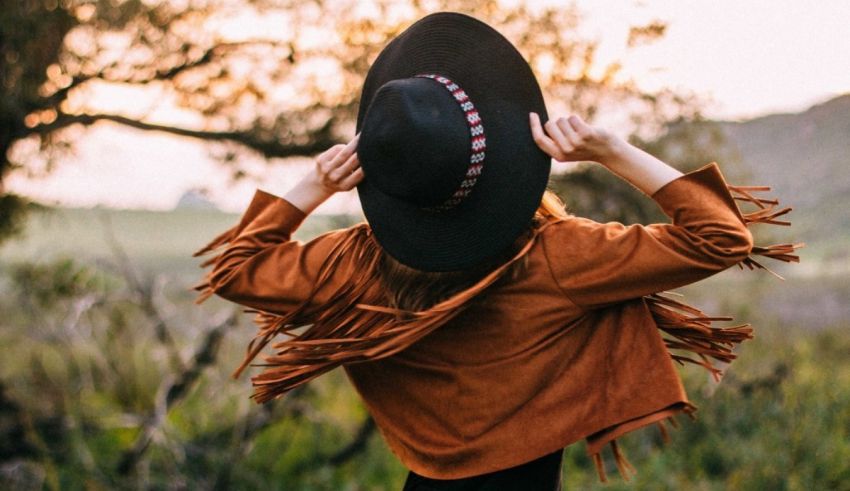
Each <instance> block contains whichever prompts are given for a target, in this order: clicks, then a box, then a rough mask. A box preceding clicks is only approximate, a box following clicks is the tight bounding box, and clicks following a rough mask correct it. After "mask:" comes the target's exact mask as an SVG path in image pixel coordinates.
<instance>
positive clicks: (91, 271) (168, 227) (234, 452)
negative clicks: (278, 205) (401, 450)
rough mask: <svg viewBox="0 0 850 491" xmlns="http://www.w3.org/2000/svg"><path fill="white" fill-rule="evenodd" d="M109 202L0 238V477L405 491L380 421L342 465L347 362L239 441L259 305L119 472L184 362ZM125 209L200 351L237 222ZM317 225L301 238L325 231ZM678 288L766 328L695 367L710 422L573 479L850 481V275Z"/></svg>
mask: <svg viewBox="0 0 850 491" xmlns="http://www.w3.org/2000/svg"><path fill="white" fill-rule="evenodd" d="M95 215H96V213H94V212H91V211H85V210H69V211H66V212H63V214H61V215H57V214H54V215H49V216H48V215H45V216H42V217H40V218H38V219H37V220H35V221H33V222H31V223H30V226H29V228H28V236H27V237H26V238H24V239H22V240H20V241H18V242H15V243H9V244H5V245H4V246H3V247H2V248H0V258H2V263H0V293H2V294H0V312H2V313H3V316H2V318H0V359H2V363H0V381H2V383H3V385H4V388H5V390H4V393H5V396H6V397H7V398H9V399H10V400H12V401H14V404H15V405H17V407H18V408H19V409H20V411H18V412H15V411H13V410H12V406H11V405H9V403H7V402H3V403H2V404H0V464H3V465H0V488H4V489H5V488H9V489H36V488H39V489H41V488H47V489H116V488H118V489H123V488H145V489H171V488H174V487H181V488H189V489H210V488H213V487H214V486H215V485H218V486H220V487H222V486H224V487H226V488H227V489H280V490H361V489H362V490H365V489H369V490H372V489H376V490H380V489H384V490H395V489H400V487H401V483H402V482H403V480H404V477H405V475H406V470H405V469H404V467H403V466H402V465H401V464H400V463H399V462H398V461H397V460H396V459H395V457H394V456H393V455H392V454H391V453H390V452H389V450H387V448H386V447H385V445H384V444H383V442H382V441H381V439H380V436H379V435H378V434H377V433H374V434H373V435H372V436H371V437H370V438H369V440H368V441H367V443H366V446H365V447H364V449H363V450H362V451H360V452H359V453H357V454H356V456H355V457H353V458H352V459H350V460H348V461H346V462H345V463H344V464H342V465H339V466H330V465H327V463H326V462H327V458H328V456H329V455H332V454H333V453H335V452H337V451H338V450H339V449H341V448H342V447H344V446H345V445H346V444H347V443H348V442H350V441H351V439H352V438H353V436H354V434H355V432H356V431H357V429H358V428H359V426H360V424H361V422H362V421H363V420H364V418H365V415H366V412H365V409H364V407H363V405H362V404H361V402H360V401H359V400H358V398H357V396H356V394H355V393H354V391H353V390H352V389H351V387H350V386H349V384H348V383H347V381H346V380H345V377H344V375H343V373H342V372H341V371H336V372H332V373H330V374H328V375H326V376H323V377H321V378H320V379H318V380H316V381H313V382H311V383H310V384H308V386H307V388H306V389H305V390H304V391H303V392H300V393H298V394H294V395H292V397H287V398H284V399H283V400H280V401H276V402H275V403H273V405H272V406H271V407H272V416H271V419H269V420H268V422H267V424H265V425H262V426H261V427H260V428H259V429H258V430H256V432H255V433H254V434H253V435H252V436H251V437H250V438H243V436H242V435H243V434H244V433H245V432H246V431H247V429H246V428H247V426H246V423H250V422H251V421H256V418H259V417H260V416H261V415H262V408H261V407H260V406H257V405H255V404H254V403H253V402H251V401H250V400H248V399H247V396H248V394H249V393H250V382H249V381H248V376H247V375H246V376H243V377H242V378H241V379H239V380H233V379H231V378H230V372H231V370H232V369H233V368H234V367H235V366H236V365H237V364H238V363H239V362H240V361H241V359H242V356H243V354H244V349H245V345H246V343H247V341H248V340H249V339H250V337H251V336H252V335H253V333H254V327H253V325H252V324H251V323H250V316H248V315H243V316H241V317H240V321H239V325H238V326H234V327H233V328H232V329H231V330H229V331H228V332H227V333H226V334H225V336H224V340H223V344H222V346H221V349H220V350H219V352H218V356H217V358H216V360H215V362H214V363H213V364H212V365H210V366H208V367H206V368H205V369H204V370H203V371H202V373H201V376H200V378H199V379H198V382H197V383H196V384H194V385H192V386H191V388H190V390H189V391H188V392H187V394H186V397H185V398H183V399H182V400H180V401H179V402H178V403H176V404H175V405H174V406H173V407H172V408H171V410H170V411H168V413H167V414H166V415H165V418H164V420H163V423H162V425H161V426H160V427H159V430H157V431H156V432H155V433H154V438H153V440H152V441H151V443H150V445H149V447H148V449H147V451H146V452H145V454H144V456H143V458H142V460H141V461H140V463H139V465H138V466H137V467H136V470H135V472H134V473H130V474H126V475H122V474H120V473H119V472H118V471H117V468H118V465H119V463H120V461H121V458H122V455H123V454H124V453H125V452H127V451H128V450H129V449H131V448H132V446H133V444H134V442H135V440H136V438H137V437H138V434H139V428H140V426H141V425H142V424H143V423H144V421H145V418H147V417H149V416H150V415H151V414H153V413H152V411H153V408H154V407H155V406H156V401H157V399H158V397H161V394H160V395H158V391H159V390H160V388H161V387H162V385H163V383H164V381H167V380H168V379H169V377H171V376H172V374H173V373H174V369H173V368H172V367H171V364H170V361H169V355H168V350H167V349H166V347H165V346H164V345H163V343H161V342H159V341H157V339H156V337H155V336H154V332H155V323H154V322H153V321H152V320H151V319H150V318H149V317H147V316H146V315H145V314H144V311H143V310H142V309H141V307H140V306H139V303H138V301H137V299H135V298H134V297H133V296H132V294H131V293H130V291H129V290H128V288H127V285H126V283H125V282H124V281H123V279H122V278H121V277H120V276H119V275H117V273H116V272H115V271H114V270H113V269H110V268H107V267H105V263H108V262H109V261H111V260H112V259H113V256H112V255H111V251H110V249H109V247H108V245H107V243H106V242H105V241H104V240H102V238H101V237H102V233H101V232H100V231H99V230H100V229H99V228H98V227H99V223H100V222H99V221H98V220H97V218H96V216H95ZM110 215H111V220H112V224H113V229H114V230H115V234H116V236H117V238H118V240H119V241H120V242H121V243H122V245H123V247H124V249H125V250H126V252H127V254H128V255H129V256H130V258H131V260H132V261H133V263H134V264H135V265H136V266H138V267H139V268H140V269H141V270H143V271H145V272H147V273H149V274H151V275H154V276H157V277H159V278H161V279H163V280H164V283H165V285H166V286H168V285H171V286H172V287H173V288H170V289H169V288H165V290H163V291H158V293H156V296H155V299H156V301H157V305H158V307H159V308H160V311H161V315H162V316H163V318H164V320H165V321H166V323H167V324H168V326H169V332H170V333H171V335H172V336H173V337H174V340H175V343H176V345H177V347H178V349H179V352H180V355H181V358H182V359H183V360H184V362H189V361H190V360H191V358H192V354H193V352H194V351H195V350H196V349H197V348H198V346H199V344H200V342H201V340H202V339H203V338H204V335H205V333H206V332H207V330H208V329H209V326H210V319H213V318H216V317H217V316H219V314H220V313H222V312H223V311H227V310H229V309H231V308H232V306H231V305H230V304H228V303H226V302H224V301H222V300H220V299H218V298H213V299H211V300H209V301H208V302H206V303H204V304H203V305H201V306H196V305H194V304H192V300H193V298H194V296H193V294H192V293H191V292H189V291H187V290H186V289H185V288H184V287H185V286H186V285H188V284H191V283H194V282H195V281H196V280H197V277H198V274H199V272H200V270H198V269H197V262H198V261H197V260H196V259H193V258H191V257H190V255H191V251H193V250H194V249H196V248H197V247H199V246H200V245H203V243H205V242H206V241H207V240H209V239H210V238H212V237H213V236H214V235H216V234H217V233H219V232H221V231H222V230H224V229H225V228H227V227H229V226H231V225H233V224H234V223H235V220H236V219H238V217H237V216H236V215H224V214H219V213H209V212H186V213H177V214H168V213H153V212H110ZM311 220H315V221H314V222H313V223H311V222H307V223H306V224H305V227H304V228H303V229H302V230H300V231H299V236H300V237H302V238H306V237H309V236H310V234H315V233H318V232H319V231H320V230H322V229H323V228H322V227H327V226H328V223H327V222H325V223H322V218H321V217H316V218H315V219H313V218H311ZM325 220H327V219H325ZM338 220H339V219H338ZM69 258H71V259H69ZM777 270H778V271H780V272H781V273H791V272H792V271H793V269H791V268H777ZM682 292H683V293H684V294H685V295H686V300H687V301H688V302H691V303H694V304H695V305H697V306H699V307H701V308H703V309H704V310H706V311H707V312H709V313H712V314H715V313H716V314H731V315H734V316H735V317H736V318H739V319H741V320H744V321H749V322H751V323H752V324H753V325H754V328H755V329H756V338H755V339H754V340H752V341H748V342H746V343H744V344H743V345H742V346H741V347H740V348H739V349H738V353H739V354H740V359H739V360H737V361H736V362H735V363H734V364H733V365H732V366H731V367H730V369H729V371H728V373H727V375H726V377H725V378H724V380H723V381H722V382H721V383H720V384H719V385H717V384H714V383H713V382H710V381H709V380H708V378H707V377H706V375H705V373H704V372H703V371H701V370H700V369H698V368H696V367H686V368H683V369H682V370H681V373H682V374H683V376H684V379H685V385H686V388H687V389H688V393H689V395H690V397H691V399H692V401H693V402H694V403H695V404H696V405H697V406H698V407H699V411H698V412H697V416H698V419H697V420H696V421H690V420H688V419H687V418H680V421H681V423H682V425H681V428H680V429H679V430H672V431H671V432H670V436H671V438H672V441H671V442H670V443H668V444H662V442H661V439H660V438H659V435H658V434H657V431H656V430H655V429H654V428H648V429H644V430H639V431H637V432H634V433H632V434H629V435H627V436H626V437H624V438H623V439H622V440H621V443H622V445H623V447H624V450H625V452H626V455H627V457H628V458H629V460H630V461H631V462H632V463H633V464H634V465H635V467H637V469H638V474H637V476H636V477H635V478H634V479H633V480H632V481H631V482H629V483H625V482H623V481H622V480H621V479H620V477H619V476H618V475H617V472H616V470H615V469H614V466H613V463H612V462H610V461H609V462H607V467H608V474H609V478H610V482H609V483H608V484H604V485H603V484H600V483H598V480H597V477H596V472H595V469H594V468H593V465H592V463H591V462H590V461H589V459H588V458H587V455H586V452H585V448H584V444H583V443H581V442H579V443H577V444H575V445H572V446H571V447H569V448H568V449H567V451H566V454H565V462H564V482H565V489H570V490H572V489H582V490H584V489H590V490H593V489H606V490H619V489H648V490H667V489H689V490H691V489H693V490H726V489H736V490H738V489H741V490H750V489H751V490H762V489H771V490H774V489H776V490H850V356H848V354H850V330H848V324H850V323H848V319H850V310H848V307H847V305H846V299H847V298H850V285H847V284H846V281H843V278H842V277H840V276H826V277H821V276H812V275H799V276H796V275H793V274H788V279H787V280H786V281H785V282H781V281H779V280H777V279H775V278H773V277H772V276H770V275H769V274H767V273H764V272H749V271H729V272H725V273H723V274H721V275H718V276H716V277H714V278H711V279H709V280H706V281H704V282H701V283H700V284H699V285H694V286H692V287H688V288H685V289H682ZM84 307H85V308H84ZM77 311H80V312H81V315H80V316H79V317H78V318H77V317H74V315H73V313H74V312H77ZM249 426H250V425H249ZM15 431H18V433H15ZM16 435H17V436H16ZM21 435H23V436H21ZM10 445H12V446H11V447H10ZM10 462H11V463H14V464H11V463H10ZM9 469H17V471H16V472H17V474H13V473H12V471H10V470H9Z"/></svg>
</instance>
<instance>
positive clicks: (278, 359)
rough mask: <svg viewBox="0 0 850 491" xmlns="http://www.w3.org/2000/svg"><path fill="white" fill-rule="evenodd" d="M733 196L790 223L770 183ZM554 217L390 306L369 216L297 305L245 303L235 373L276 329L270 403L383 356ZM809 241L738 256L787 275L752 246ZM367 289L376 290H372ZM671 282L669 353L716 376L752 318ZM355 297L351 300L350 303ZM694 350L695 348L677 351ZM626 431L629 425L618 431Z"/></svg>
mask: <svg viewBox="0 0 850 491" xmlns="http://www.w3.org/2000/svg"><path fill="white" fill-rule="evenodd" d="M727 187H728V189H729V191H730V193H731V194H732V196H733V198H734V199H735V200H737V201H740V202H747V203H750V204H751V205H753V206H755V208H756V209H755V210H754V211H751V212H747V213H744V212H742V214H741V216H742V217H743V219H744V222H745V224H746V225H747V227H749V226H751V225H753V224H756V223H762V224H770V225H780V226H789V225H790V224H791V223H790V222H789V221H786V220H779V218H780V217H783V216H785V215H786V214H788V213H789V212H790V211H791V208H790V207H785V208H779V200H777V199H774V198H760V197H757V196H755V193H758V192H762V191H769V190H770V187H768V186H732V185H728V186H727ZM556 221H558V219H554V220H551V221H548V222H546V223H544V224H543V225H542V226H541V227H538V228H537V229H536V230H535V231H534V232H533V234H532V236H531V238H530V240H529V241H528V242H527V243H526V245H525V246H524V247H523V248H522V249H521V250H520V251H519V252H518V253H517V254H516V255H515V256H514V257H513V258H511V260H509V261H508V262H506V263H504V264H503V265H502V266H500V267H499V268H497V269H495V270H494V271H492V272H491V273H489V274H488V275H487V276H485V277H484V278H482V279H481V280H479V281H478V282H477V283H476V284H474V285H473V286H471V287H469V288H468V289H466V290H464V291H462V292H459V293H457V294H455V295H454V296H452V297H451V298H449V299H447V300H445V301H443V302H441V303H438V304H436V305H434V306H433V307H431V308H429V309H427V310H424V311H419V312H409V311H402V310H398V309H394V308H390V307H385V306H380V305H374V304H372V303H369V302H370V301H374V300H373V299H374V298H376V297H375V296H374V292H371V291H370V288H372V287H374V285H375V284H376V283H377V281H376V280H377V279H378V277H377V275H378V260H379V256H380V254H379V251H380V246H379V245H378V244H377V242H376V241H375V239H374V237H373V235H372V233H371V230H370V229H369V227H368V225H366V224H365V223H364V224H359V225H356V226H354V227H353V232H354V233H352V234H349V236H348V238H347V239H346V240H345V241H343V242H341V243H340V244H338V245H337V246H336V247H335V248H334V250H333V251H332V252H331V253H330V254H329V255H328V258H327V260H326V261H325V262H324V264H323V265H322V267H321V269H320V271H319V275H318V277H317V279H316V281H315V283H314V285H313V288H312V291H311V293H310V294H309V295H308V296H307V298H306V299H305V300H304V301H303V302H302V303H301V304H300V306H299V307H297V308H296V309H294V310H293V311H291V312H289V313H287V314H285V315H278V314H273V313H269V312H262V311H257V310H251V309H248V310H245V312H250V313H255V314H256V316H255V318H254V322H255V323H256V324H257V325H258V327H259V329H258V332H257V334H256V336H255V337H254V338H253V339H252V340H251V342H250V343H249V345H248V348H247V353H246V355H245V358H244V360H243V361H242V363H241V364H240V365H239V367H237V368H236V370H235V371H234V372H233V377H234V378H236V377H238V376H239V375H240V374H241V373H242V372H243V371H244V370H245V368H247V367H248V365H249V364H250V363H251V362H252V361H253V360H254V359H255V358H256V357H257V356H258V355H259V354H260V352H261V351H262V350H263V349H264V348H265V347H266V346H267V345H269V343H270V342H271V341H272V339H273V338H275V337H276V336H278V335H283V336H286V339H285V340H283V341H279V342H277V343H274V344H272V346H271V347H272V348H273V349H274V350H275V352H274V354H271V355H265V356H262V358H263V360H264V362H265V363H259V364H256V365H257V366H264V367H265V370H264V371H263V372H262V373H260V374H258V375H255V376H253V377H252V378H251V381H252V384H253V386H254V393H253V394H252V395H251V398H253V399H254V400H255V401H256V402H257V403H265V402H268V401H271V400H274V399H277V398H279V397H281V396H283V395H284V394H285V393H287V392H288V391H290V390H292V389H294V388H295V387H297V386H299V385H301V384H304V383H306V382H308V381H310V380H312V379H314V378H316V377H318V376H320V375H322V374H324V373H326V372H328V371H330V370H332V369H334V368H336V367H338V366H340V365H343V364H347V363H357V362H363V361H367V360H376V359H380V358H385V357H388V356H392V355H393V354H395V353H398V352H400V351H402V350H404V349H405V348H407V347H408V346H410V345H412V344H413V343H415V342H416V341H417V340H419V339H421V338H422V337H423V336H425V335H427V334H428V333H430V332H432V331H433V330H435V329H437V328H438V327H440V326H441V325H443V324H445V323H446V322H448V321H449V320H451V319H452V318H453V317H454V316H456V315H457V314H459V313H460V312H462V311H463V309H464V308H465V307H466V306H467V305H468V301H469V300H470V299H472V298H473V297H475V296H476V295H478V294H479V293H480V292H482V291H483V290H485V289H487V288H488V287H489V286H490V285H492V284H493V283H495V282H496V281H497V280H498V279H499V278H500V277H501V276H502V274H503V273H504V272H505V271H507V270H508V268H509V267H510V266H511V264H513V263H514V262H515V261H517V260H519V259H521V258H522V257H523V256H524V255H525V253H526V252H528V250H529V249H530V248H531V247H532V245H533V244H534V242H535V241H536V239H537V237H538V235H539V233H540V232H541V231H542V230H543V229H545V228H546V227H547V226H548V225H549V224H551V223H554V222H556ZM237 231H238V225H237V226H234V227H232V228H230V229H228V230H226V231H224V232H223V233H221V234H220V235H218V236H217V237H215V238H214V239H213V240H212V241H210V243H209V244H207V245H206V246H204V247H203V248H201V249H200V250H198V251H197V252H195V253H194V254H193V256H200V255H203V254H207V253H209V252H212V251H215V250H216V249H219V248H221V247H223V246H225V245H227V244H228V243H230V242H231V241H232V240H233V239H234V238H235V237H236V234H237ZM803 245H804V244H802V243H794V244H791V243H786V244H774V245H768V246H754V247H753V248H752V250H751V253H750V255H749V256H748V257H747V258H745V259H744V260H742V261H741V262H739V263H738V266H739V267H740V268H741V269H743V268H744V267H747V268H748V269H750V270H755V269H764V270H766V271H768V272H770V273H771V274H773V275H774V276H777V277H779V278H780V279H781V278H782V277H781V276H779V275H778V274H776V273H775V272H773V271H771V270H770V269H768V268H767V267H765V266H764V265H763V264H761V263H760V262H759V260H756V259H755V257H754V256H761V257H762V258H770V259H774V260H778V261H783V262H795V263H796V262H799V260H800V259H799V256H797V255H796V254H795V251H796V250H797V249H799V248H800V247H803ZM346 256H348V257H352V258H353V261H354V265H353V267H354V269H353V270H354V271H357V274H356V275H353V276H352V281H350V282H346V284H344V285H342V286H340V287H339V289H338V290H337V291H335V292H333V294H332V295H331V296H330V298H329V299H328V300H327V301H326V302H324V303H323V305H322V309H321V310H320V311H319V313H318V314H317V316H315V315H314V316H313V318H310V319H309V320H308V319H307V317H306V316H304V315H303V314H304V311H305V309H306V308H307V306H308V305H310V304H311V301H312V300H313V298H314V296H315V294H316V292H317V291H318V290H319V289H320V288H322V287H323V286H325V285H326V284H327V283H328V280H329V279H330V277H331V273H332V272H333V271H334V270H335V269H336V268H338V267H339V266H340V262H341V261H342V260H343V258H344V257H346ZM219 258H220V254H218V255H214V256H212V257H210V258H209V259H207V260H206V261H204V262H203V263H202V264H201V267H207V266H210V265H212V264H214V263H216V261H218V259H219ZM193 289H194V290H197V291H199V292H200V293H199V295H198V298H197V299H196V300H195V302H196V303H198V304H200V303H201V302H203V301H205V300H206V299H207V298H209V297H210V296H211V295H212V294H214V293H215V290H214V289H213V288H212V286H211V285H210V283H209V274H207V276H206V277H205V278H204V281H202V282H200V283H199V284H197V285H195V286H194V287H193ZM370 293H372V295H371V296H370ZM669 295H670V292H663V293H655V294H651V295H647V296H645V297H644V300H645V301H646V303H647V306H648V308H649V310H650V312H651V313H652V316H653V319H654V320H655V322H656V324H657V327H658V329H659V330H661V331H662V332H663V336H662V337H663V338H664V342H665V345H666V346H667V348H668V351H669V353H670V356H671V357H672V359H673V360H674V361H676V362H677V363H679V364H681V365H684V364H685V363H692V364H695V365H699V366H702V367H703V368H705V369H706V370H708V371H709V373H711V375H712V376H713V377H714V379H715V380H717V381H719V380H720V379H721V377H722V375H723V371H722V370H721V369H720V368H718V367H716V366H714V365H713V363H712V360H716V361H719V362H722V363H727V364H728V363H730V362H731V361H732V360H734V359H735V358H736V355H735V353H734V352H733V350H734V348H735V346H737V345H738V344H739V343H741V342H742V341H744V340H747V339H752V338H753V330H752V328H751V327H750V325H749V324H741V325H736V326H732V327H714V326H713V325H712V323H713V322H716V321H730V320H732V318H731V317H727V316H709V315H708V314H706V313H704V312H702V311H701V310H699V309H697V308H696V307H693V306H690V305H688V304H685V303H683V302H680V301H677V300H674V299H672V298H670V296H669ZM352 305H353V306H354V308H352ZM680 352H689V353H688V354H679V353H680ZM695 410H696V408H695V407H693V406H692V405H690V404H689V403H688V404H687V405H686V406H685V407H684V408H683V411H684V412H685V413H686V414H687V415H688V416H690V417H691V418H694V416H693V414H692V413H693V411H695ZM666 422H667V424H670V425H671V426H672V427H678V424H677V423H676V421H675V419H673V417H672V416H670V417H667V418H666ZM656 426H657V428H658V429H659V431H660V433H661V437H662V440H663V441H665V442H666V441H669V435H668V433H667V429H666V428H665V426H664V421H663V420H662V421H658V422H656ZM621 436H622V435H621ZM616 440H617V439H616V438H614V439H612V440H611V441H610V442H609V443H610V446H611V451H612V452H613V456H614V462H615V464H616V467H617V469H618V471H619V473H620V474H621V475H622V477H623V478H624V479H625V480H628V479H629V478H630V474H631V475H633V474H634V473H635V472H636V470H635V468H634V466H632V465H631V464H630V463H629V461H628V460H627V459H626V457H625V455H624V454H623V452H622V450H621V449H620V448H619V446H618V445H617V442H616ZM591 457H592V459H593V461H594V464H595V467H596V469H597V472H598V473H599V478H600V480H601V481H603V482H605V481H607V477H606V475H605V469H604V465H603V460H602V456H601V452H596V453H594V454H592V455H591Z"/></svg>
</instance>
